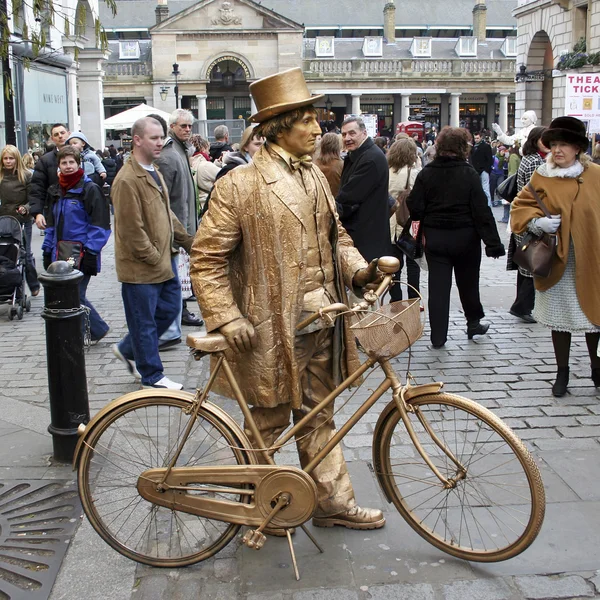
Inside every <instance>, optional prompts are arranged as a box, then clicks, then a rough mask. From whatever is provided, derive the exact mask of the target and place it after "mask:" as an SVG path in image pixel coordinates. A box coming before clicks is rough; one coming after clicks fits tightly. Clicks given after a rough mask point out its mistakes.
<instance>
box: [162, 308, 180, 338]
mask: <svg viewBox="0 0 600 600" xmlns="http://www.w3.org/2000/svg"><path fill="white" fill-rule="evenodd" d="M182 312H183V302H180V303H179V312H178V313H177V316H176V317H175V320H174V321H173V322H172V323H171V324H170V325H169V327H168V328H167V330H166V331H165V332H164V333H163V334H162V335H161V336H160V337H159V338H158V341H159V342H161V343H162V342H168V341H170V340H176V339H179V338H181V313H182Z"/></svg>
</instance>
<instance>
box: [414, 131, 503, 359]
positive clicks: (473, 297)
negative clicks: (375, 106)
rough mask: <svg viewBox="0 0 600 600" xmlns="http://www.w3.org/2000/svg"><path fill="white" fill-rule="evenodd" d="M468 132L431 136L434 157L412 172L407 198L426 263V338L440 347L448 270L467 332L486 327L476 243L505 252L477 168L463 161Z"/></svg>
mask: <svg viewBox="0 0 600 600" xmlns="http://www.w3.org/2000/svg"><path fill="white" fill-rule="evenodd" d="M469 142H470V134H469V132H468V131H467V130H466V129H460V128H458V127H444V129H442V131H441V133H440V134H439V136H438V137H437V140H436V143H435V145H436V149H437V153H436V157H435V159H434V160H433V161H432V162H431V163H429V164H428V165H427V166H425V167H424V168H423V170H422V171H420V172H419V174H418V175H417V179H416V181H415V185H414V187H413V189H412V191H411V193H410V196H409V198H408V200H407V206H408V209H409V210H410V216H411V218H412V219H413V220H414V221H420V222H421V227H423V232H424V238H425V256H426V258H427V264H428V265H429V323H430V325H431V343H432V345H433V347H434V348H441V347H442V346H443V345H444V344H445V343H446V339H447V336H448V320H449V314H450V290H451V287H452V271H454V275H455V278H456V285H457V287H458V292H459V295H460V301H461V304H462V307H463V310H464V313H465V317H466V319H467V335H468V338H469V339H472V338H473V336H475V335H483V334H484V333H486V332H487V330H488V329H489V325H484V324H483V323H481V322H480V320H481V319H482V318H483V317H484V312H483V307H482V305H481V300H480V297H479V269H480V267H481V242H482V241H483V243H484V244H485V252H486V254H487V256H490V257H493V258H499V257H500V256H504V254H505V252H504V246H503V245H502V242H501V241H500V236H499V235H498V230H497V228H496V222H495V220H494V215H493V214H492V211H491V209H490V208H489V207H488V203H487V197H486V196H485V194H484V192H483V188H482V187H481V181H480V178H479V175H478V174H477V171H475V169H474V168H473V167H472V166H471V165H469V164H468V163H467V157H468V155H469V150H470V145H469Z"/></svg>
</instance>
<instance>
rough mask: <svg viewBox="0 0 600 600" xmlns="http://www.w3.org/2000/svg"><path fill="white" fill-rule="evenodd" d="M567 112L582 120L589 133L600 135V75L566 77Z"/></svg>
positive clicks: (584, 74) (585, 74)
mask: <svg viewBox="0 0 600 600" xmlns="http://www.w3.org/2000/svg"><path fill="white" fill-rule="evenodd" d="M565 112H566V114H567V115H568V116H570V117H577V118H578V119H581V120H582V121H583V122H584V123H585V125H586V128H587V131H588V133H600V73H573V74H572V75H571V74H569V75H567V76H566V103H565Z"/></svg>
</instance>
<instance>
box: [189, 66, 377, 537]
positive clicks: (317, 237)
mask: <svg viewBox="0 0 600 600" xmlns="http://www.w3.org/2000/svg"><path fill="white" fill-rule="evenodd" d="M250 89H251V92H252V95H253V97H254V101H255V103H256V105H257V107H258V112H257V113H256V114H255V115H253V117H252V120H253V121H255V122H258V123H259V125H258V127H257V129H256V132H257V135H260V136H264V137H265V138H266V140H267V142H266V144H265V146H263V147H262V148H260V150H258V152H257V153H256V154H255V155H254V157H253V162H252V164H249V165H247V166H240V167H238V168H237V169H235V170H233V171H232V172H231V173H230V174H229V175H228V176H227V177H223V178H221V179H220V180H219V181H218V182H217V183H216V185H215V188H214V191H213V193H212V196H211V200H210V207H209V209H208V212H207V213H206V214H205V216H204V217H203V219H202V223H201V225H200V227H199V229H198V233H197V234H196V238H195V241H194V245H193V247H192V253H191V268H190V274H191V277H192V284H193V287H194V290H196V297H197V298H198V302H199V304H200V308H201V310H202V314H203V316H204V318H205V322H206V327H207V330H208V331H217V330H218V331H219V332H221V333H222V334H223V335H224V336H225V337H226V339H227V341H228V342H229V345H230V346H231V350H228V351H227V359H228V361H230V363H231V365H232V369H233V371H234V374H235V376H236V379H237V381H238V383H239V385H240V387H241V389H242V390H244V394H245V396H246V399H247V400H248V402H249V403H250V404H252V405H253V406H252V409H251V410H252V416H253V418H254V421H255V422H256V424H257V426H258V429H259V431H260V433H261V436H262V438H263V439H264V441H265V443H266V444H267V445H270V444H272V443H273V442H274V441H275V439H276V438H277V436H278V435H279V434H280V433H282V432H283V431H284V430H285V429H286V428H287V427H288V425H289V422H290V417H291V418H292V419H293V420H294V422H298V421H299V420H300V419H301V418H302V417H303V416H304V415H305V414H306V413H307V412H308V411H310V410H311V409H312V408H313V407H314V406H316V405H317V404H319V403H320V402H321V401H322V400H323V399H324V398H325V397H326V396H327V395H328V394H329V393H330V392H331V391H332V390H333V389H334V388H335V387H336V385H338V383H339V382H340V381H341V378H342V377H344V376H346V375H347V373H348V372H349V371H350V370H353V369H354V368H355V367H356V366H357V365H358V353H357V349H356V344H355V341H354V337H353V336H352V335H351V333H350V332H349V331H348V330H347V329H346V328H345V326H344V325H343V324H342V322H341V320H339V322H338V324H337V325H336V326H335V327H329V326H327V325H326V324H324V323H323V322H322V321H317V322H316V323H315V324H313V325H312V326H310V327H308V328H307V330H303V331H302V332H300V334H299V335H297V332H296V325H297V324H298V323H299V322H300V321H301V320H302V319H303V318H304V317H305V316H307V315H308V314H310V313H312V312H314V311H316V310H318V309H319V308H321V307H322V306H326V305H328V304H330V303H332V302H340V301H341V302H347V296H346V287H350V288H354V290H355V292H357V293H360V288H362V287H363V286H365V285H366V284H367V283H369V282H371V281H373V280H375V279H376V277H377V274H376V264H375V263H372V264H371V265H368V264H367V262H366V261H365V260H364V259H363V257H362V256H361V255H360V254H359V252H358V251H357V250H356V248H354V246H353V244H352V240H351V239H350V237H349V236H348V234H347V233H346V231H345V230H344V229H343V227H342V226H341V225H340V222H339V219H338V216H337V213H336V210H335V202H334V199H333V197H332V196H331V193H330V191H329V186H328V185H327V181H326V180H325V177H324V176H323V174H322V173H321V172H320V171H319V170H318V169H316V168H312V161H311V158H310V155H311V154H312V153H313V152H314V149H315V140H316V138H317V136H318V135H320V133H321V130H320V128H319V125H318V123H317V120H316V111H315V110H314V108H313V107H312V106H311V105H312V104H313V103H314V102H315V101H316V100H318V99H319V98H321V97H320V96H317V97H311V96H310V93H309V92H308V89H307V87H306V83H305V81H304V78H303V76H302V72H301V70H300V69H291V70H289V71H284V72H283V73H279V74H277V75H274V76H272V77H267V78H265V79H262V80H259V81H257V82H255V83H253V84H252V85H251V88H250ZM217 383H218V385H219V389H220V390H221V391H222V392H223V393H225V394H228V395H231V390H229V389H228V388H227V386H226V382H224V381H222V380H218V382H217ZM332 415H333V405H332V404H331V405H329V406H328V407H327V408H325V409H324V410H322V411H321V412H320V413H319V415H318V416H317V417H316V418H315V419H313V420H312V421H311V422H309V423H308V424H307V425H305V426H304V427H303V428H302V430H301V431H300V432H299V434H298V438H297V440H296V443H297V447H298V453H299V456H300V462H301V463H302V465H307V464H308V463H309V462H310V460H311V458H312V457H314V456H315V454H316V453H317V452H318V450H319V448H321V447H322V446H323V445H325V444H326V443H327V441H328V440H329V439H331V437H333V435H334V434H335V426H334V424H333V420H332ZM246 429H247V430H248V427H246ZM250 437H251V436H250ZM311 476H312V477H313V479H314V480H315V483H316V485H317V494H318V507H317V512H316V513H315V518H314V519H313V523H314V524H315V525H317V526H321V527H331V526H333V525H341V526H344V527H349V528H353V529H376V528H379V527H383V525H384V523H385V519H384V517H383V514H382V512H381V511H380V510H374V509H368V508H361V507H359V506H357V505H356V502H355V499H354V490H353V488H352V483H351V482H350V477H349V475H348V470H347V468H346V463H345V461H344V457H343V455H342V450H341V448H340V447H339V446H337V447H336V448H334V450H333V451H332V452H331V453H330V454H329V455H328V456H327V457H326V458H325V460H323V461H322V462H321V463H320V464H319V465H318V466H317V467H316V468H315V469H314V470H313V471H312V473H311ZM274 533H275V534H281V532H274Z"/></svg>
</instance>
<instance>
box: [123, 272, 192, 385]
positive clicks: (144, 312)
mask: <svg viewBox="0 0 600 600" xmlns="http://www.w3.org/2000/svg"><path fill="white" fill-rule="evenodd" d="M173 272H174V273H177V265H176V264H173ZM121 295H122V297H123V304H124V307H125V319H126V321H127V327H128V329H129V333H128V334H127V335H126V336H125V337H124V338H123V339H122V340H121V342H120V343H119V350H120V351H121V354H123V356H124V357H125V358H127V359H128V360H134V361H135V365H136V367H137V370H138V371H139V372H140V375H141V376H142V383H143V384H144V385H154V384H155V383H156V382H157V381H158V380H159V379H162V377H163V365H162V362H161V360H160V355H159V353H158V338H159V336H161V335H162V334H163V333H164V332H165V331H166V330H167V329H168V327H169V325H170V324H171V323H172V322H173V320H174V319H175V317H176V316H177V315H178V314H179V311H180V310H181V287H180V285H179V278H178V277H177V275H175V277H173V278H172V279H169V280H168V281H165V282H163V283H123V284H122V286H121Z"/></svg>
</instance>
